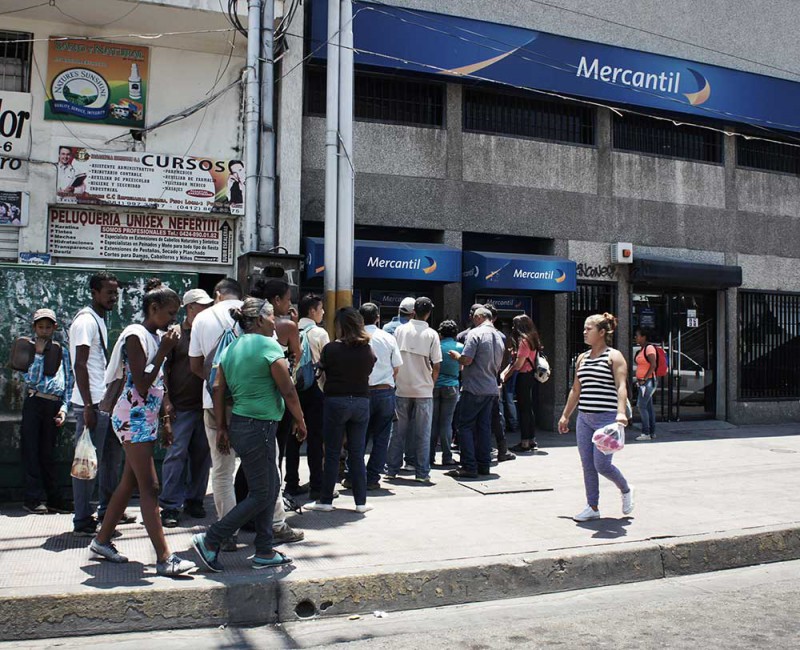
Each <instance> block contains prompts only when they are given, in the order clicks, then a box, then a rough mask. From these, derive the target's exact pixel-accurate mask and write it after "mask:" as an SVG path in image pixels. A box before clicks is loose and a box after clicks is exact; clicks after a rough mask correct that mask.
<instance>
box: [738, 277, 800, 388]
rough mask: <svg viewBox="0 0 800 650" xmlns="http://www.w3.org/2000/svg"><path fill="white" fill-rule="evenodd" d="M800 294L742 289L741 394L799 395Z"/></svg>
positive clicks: (740, 293) (740, 306)
mask: <svg viewBox="0 0 800 650" xmlns="http://www.w3.org/2000/svg"><path fill="white" fill-rule="evenodd" d="M798 368H800V294H790V293H762V292H755V291H752V292H751V291H740V292H739V397H740V398H741V399H797V398H799V397H800V372H798Z"/></svg>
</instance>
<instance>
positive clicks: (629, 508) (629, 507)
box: [622, 485, 636, 515]
mask: <svg viewBox="0 0 800 650" xmlns="http://www.w3.org/2000/svg"><path fill="white" fill-rule="evenodd" d="M628 487H629V488H630V492H628V493H627V494H623V495H622V514H623V515H629V514H631V513H632V512H633V508H634V506H635V505H636V504H635V503H634V501H633V486H632V485H628Z"/></svg>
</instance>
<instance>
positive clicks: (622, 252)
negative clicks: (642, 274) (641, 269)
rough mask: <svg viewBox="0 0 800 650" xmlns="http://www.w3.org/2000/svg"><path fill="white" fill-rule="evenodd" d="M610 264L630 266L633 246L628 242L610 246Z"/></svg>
mask: <svg viewBox="0 0 800 650" xmlns="http://www.w3.org/2000/svg"><path fill="white" fill-rule="evenodd" d="M611 263H612V264H632V263H633V244H631V243H629V242H618V243H616V244H611Z"/></svg>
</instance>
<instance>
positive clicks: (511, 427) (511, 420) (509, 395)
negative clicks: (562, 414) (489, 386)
mask: <svg viewBox="0 0 800 650" xmlns="http://www.w3.org/2000/svg"><path fill="white" fill-rule="evenodd" d="M517 374H518V373H516V372H515V373H513V374H512V375H511V379H509V380H508V381H507V382H506V383H505V385H504V386H503V405H504V411H505V419H506V430H507V431H518V430H519V416H518V415H517V405H516V404H515V403H514V397H515V395H516V392H517Z"/></svg>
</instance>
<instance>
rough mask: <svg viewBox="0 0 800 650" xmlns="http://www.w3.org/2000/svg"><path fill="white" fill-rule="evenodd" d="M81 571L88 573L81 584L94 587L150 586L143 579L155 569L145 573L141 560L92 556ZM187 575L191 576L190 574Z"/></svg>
mask: <svg viewBox="0 0 800 650" xmlns="http://www.w3.org/2000/svg"><path fill="white" fill-rule="evenodd" d="M81 571H83V572H84V573H87V574H88V575H89V577H88V578H87V579H86V580H84V581H83V582H82V583H81V584H83V585H86V586H87V587H94V588H95V589H113V588H115V587H152V586H153V585H152V584H151V583H149V582H148V581H147V580H145V578H152V577H154V576H155V570H153V573H152V574H151V575H145V565H144V564H142V563H141V562H126V563H124V564H114V563H112V562H107V561H105V560H100V559H94V558H92V559H89V560H87V564H85V565H84V566H82V567H81ZM187 577H189V578H191V576H187ZM184 579H185V578H184Z"/></svg>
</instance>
